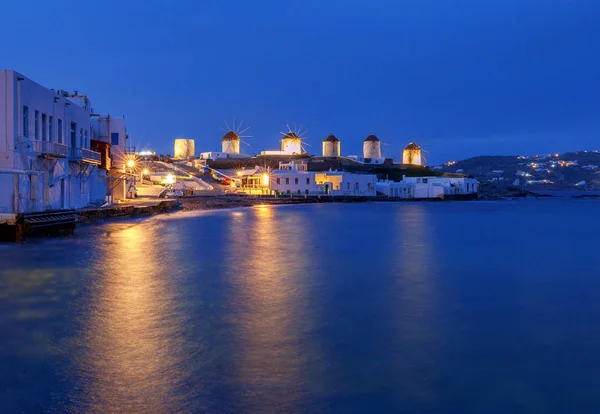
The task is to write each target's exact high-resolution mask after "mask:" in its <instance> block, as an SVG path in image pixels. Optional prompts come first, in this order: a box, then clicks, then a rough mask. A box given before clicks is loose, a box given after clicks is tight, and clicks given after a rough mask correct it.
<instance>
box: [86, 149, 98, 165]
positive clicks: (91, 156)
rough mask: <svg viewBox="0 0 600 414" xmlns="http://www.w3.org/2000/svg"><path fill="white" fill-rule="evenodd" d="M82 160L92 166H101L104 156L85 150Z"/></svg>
mask: <svg viewBox="0 0 600 414" xmlns="http://www.w3.org/2000/svg"><path fill="white" fill-rule="evenodd" d="M81 154H82V158H83V160H84V161H87V162H89V163H91V164H100V162H101V161H102V155H101V154H100V153H99V152H96V151H92V150H89V149H87V148H83V149H82V150H81Z"/></svg>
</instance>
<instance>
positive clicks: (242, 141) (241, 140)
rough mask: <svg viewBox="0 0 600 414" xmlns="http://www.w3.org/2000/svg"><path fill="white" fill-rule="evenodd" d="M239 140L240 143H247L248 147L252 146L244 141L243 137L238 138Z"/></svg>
mask: <svg viewBox="0 0 600 414" xmlns="http://www.w3.org/2000/svg"><path fill="white" fill-rule="evenodd" d="M240 142H241V143H242V144H246V145H248V146H249V147H251V146H252V145H250V144H248V143H247V142H246V141H244V140H243V139H240Z"/></svg>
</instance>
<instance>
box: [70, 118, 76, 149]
mask: <svg viewBox="0 0 600 414" xmlns="http://www.w3.org/2000/svg"><path fill="white" fill-rule="evenodd" d="M71 147H73V148H77V122H71Z"/></svg>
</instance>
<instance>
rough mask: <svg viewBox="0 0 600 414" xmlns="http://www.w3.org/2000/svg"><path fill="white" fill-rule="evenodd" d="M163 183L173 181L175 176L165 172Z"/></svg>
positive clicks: (171, 182)
mask: <svg viewBox="0 0 600 414" xmlns="http://www.w3.org/2000/svg"><path fill="white" fill-rule="evenodd" d="M165 183H166V184H173V183H175V176H174V175H173V174H167V176H166V177H165Z"/></svg>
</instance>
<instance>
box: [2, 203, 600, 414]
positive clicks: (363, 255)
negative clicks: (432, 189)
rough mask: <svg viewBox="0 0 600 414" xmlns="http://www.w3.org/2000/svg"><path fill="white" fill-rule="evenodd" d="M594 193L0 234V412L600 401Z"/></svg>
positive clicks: (456, 408) (361, 408)
mask: <svg viewBox="0 0 600 414" xmlns="http://www.w3.org/2000/svg"><path fill="white" fill-rule="evenodd" d="M599 212H600V200H532V201H516V202H498V203H492V202H473V203H424V204H391V203H389V204H388V203H383V204H356V205H342V204H337V205H306V206H291V207H257V208H253V209H246V210H240V211H220V212H212V213H204V214H197V215H196V216H190V215H187V216H186V215H174V216H171V217H157V218H153V219H149V220H145V221H140V222H113V223H109V224H106V225H102V226H95V227H87V228H80V229H78V230H77V232H76V234H75V236H74V237H72V238H68V239H59V240H42V241H38V242H33V243H29V244H26V245H20V246H16V245H2V246H0V264H1V267H0V335H1V337H0V367H1V370H0V407H1V408H0V411H2V412H40V411H51V412H63V411H74V412H86V413H87V412H115V411H121V412H127V413H134V412H143V413H154V412H157V413H166V412H214V413H228V412H248V413H273V412H281V413H301V412H311V413H312V412H324V413H385V412H401V413H461V414H462V413H567V412H571V413H575V412H576V413H598V412H600V393H599V390H600V251H599V247H600V220H599V217H600V214H599Z"/></svg>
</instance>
